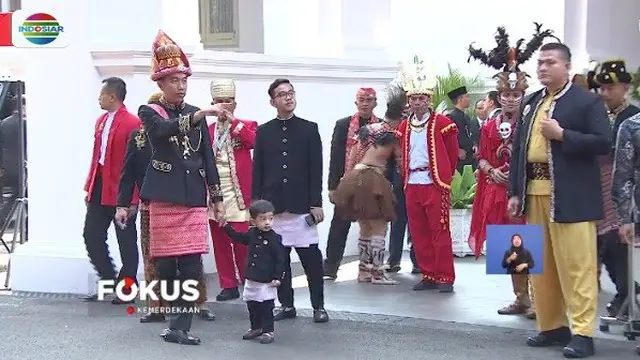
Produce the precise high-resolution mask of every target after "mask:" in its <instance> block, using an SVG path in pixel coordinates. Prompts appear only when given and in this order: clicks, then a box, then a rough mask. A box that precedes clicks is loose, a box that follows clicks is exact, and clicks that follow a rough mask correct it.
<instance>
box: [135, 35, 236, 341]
mask: <svg viewBox="0 0 640 360" xmlns="http://www.w3.org/2000/svg"><path fill="white" fill-rule="evenodd" d="M152 55H153V63H152V74H151V80H153V81H155V82H157V84H158V87H159V88H160V90H161V91H162V97H161V98H160V99H159V100H158V101H155V102H151V103H149V104H147V105H142V106H140V109H139V110H138V116H139V117H140V119H141V120H142V123H143V126H144V129H145V131H146V134H147V139H148V141H149V146H150V147H151V149H152V154H151V162H150V164H149V167H148V168H147V173H146V176H145V179H144V183H143V185H142V189H141V191H140V198H142V199H145V200H146V201H148V208H149V254H150V257H151V258H152V259H153V261H154V262H155V268H156V270H155V271H156V278H157V279H159V280H161V281H166V282H167V284H168V285H172V284H173V283H174V281H176V280H179V281H180V282H184V281H186V280H196V281H202V277H203V267H202V259H201V255H202V254H205V253H207V252H208V244H207V242H208V235H207V234H208V232H207V226H208V224H209V222H208V218H207V204H208V203H211V204H213V207H214V209H215V215H216V220H217V221H221V222H224V215H225V212H224V207H223V203H222V200H223V197H222V193H221V191H220V180H219V177H218V171H217V169H216V164H215V158H214V155H213V148H212V147H211V140H210V138H209V131H208V128H207V123H206V120H205V117H206V116H208V115H215V116H221V115H223V114H227V113H228V112H227V111H226V110H224V109H223V108H222V107H221V106H219V105H214V106H213V107H210V108H208V109H205V110H201V109H199V108H197V107H195V106H192V105H189V104H187V103H185V102H184V97H185V95H186V92H187V78H188V77H189V76H190V75H191V69H190V67H189V60H188V59H187V57H186V55H185V54H184V53H183V52H182V50H181V49H180V47H179V46H178V45H177V44H176V43H175V42H174V41H173V40H172V39H171V38H169V37H168V36H167V35H166V34H165V33H164V32H163V31H159V32H158V35H157V36H156V38H155V40H154V42H153V46H152ZM229 116H230V115H229ZM178 274H179V276H178ZM170 287H171V286H170ZM172 292H173V289H168V293H172ZM184 295H185V293H184V292H183V291H182V286H181V288H180V296H179V297H178V299H177V300H175V301H172V302H170V306H171V307H172V308H176V309H180V311H179V312H178V314H177V315H173V316H172V319H171V323H170V325H169V329H168V330H167V331H166V332H165V333H164V339H165V341H167V342H173V343H178V344H187V345H197V344H199V343H200V339H199V338H197V337H195V336H192V335H191V334H190V333H189V331H190V330H191V321H192V319H193V313H192V312H191V311H190V310H191V309H192V308H193V306H194V302H193V301H186V300H185V299H184V298H183V296H184Z"/></svg>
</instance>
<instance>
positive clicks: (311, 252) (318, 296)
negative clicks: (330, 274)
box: [278, 244, 324, 309]
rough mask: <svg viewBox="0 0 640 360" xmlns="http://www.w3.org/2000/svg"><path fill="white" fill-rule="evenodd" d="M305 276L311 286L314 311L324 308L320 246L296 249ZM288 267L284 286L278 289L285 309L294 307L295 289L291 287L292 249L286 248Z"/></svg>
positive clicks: (279, 297) (314, 245)
mask: <svg viewBox="0 0 640 360" xmlns="http://www.w3.org/2000/svg"><path fill="white" fill-rule="evenodd" d="M295 249H296V253H297V254H298V257H299V258H300V262H301V263H302V267H303V268H304V274H305V275H306V276H307V282H308V284H309V294H310V295H311V306H312V307H313V308H314V309H322V308H324V278H323V269H322V253H321V252H320V249H319V248H318V244H313V245H309V247H308V248H295ZM285 253H286V259H285V261H286V264H287V265H286V267H285V275H284V280H283V281H282V284H280V286H279V287H278V300H279V301H280V304H282V306H284V307H294V306H293V288H292V287H291V248H290V247H285Z"/></svg>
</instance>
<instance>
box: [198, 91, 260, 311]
mask: <svg viewBox="0 0 640 360" xmlns="http://www.w3.org/2000/svg"><path fill="white" fill-rule="evenodd" d="M210 90H211V98H212V100H213V102H212V104H214V105H215V104H220V105H221V106H222V107H223V108H224V109H225V110H227V111H228V113H226V114H225V115H224V116H220V117H218V119H217V121H216V122H214V123H212V124H211V125H209V135H210V136H211V142H212V144H213V154H214V155H215V158H216V166H217V169H218V176H219V177H220V188H221V191H222V196H223V197H224V209H225V214H226V221H227V223H228V224H229V225H230V226H231V227H232V228H233V229H234V230H235V231H237V232H241V233H245V232H247V231H248V230H249V204H250V203H251V169H252V161H251V150H252V149H253V140H254V138H255V137H256V128H257V127H258V123H257V122H255V121H249V120H240V119H237V118H234V117H233V113H234V111H235V109H236V100H235V99H236V85H235V83H234V82H233V80H230V79H219V80H213V81H212V82H211V85H210ZM228 115H230V116H228ZM210 218H211V219H212V220H210V221H209V225H210V227H211V238H212V240H213V255H214V257H215V260H216V269H217V270H218V280H219V282H220V287H221V288H222V291H221V292H220V294H218V296H216V300H218V301H227V300H233V299H237V298H239V297H240V292H239V291H238V280H237V279H236V270H237V271H238V275H240V282H244V262H245V260H246V258H247V247H246V245H243V244H240V243H237V242H232V241H231V239H230V238H229V236H228V235H227V233H226V232H225V231H224V230H223V228H222V227H220V225H221V224H219V223H218V222H216V221H215V220H213V219H215V214H210ZM222 225H224V224H222Z"/></svg>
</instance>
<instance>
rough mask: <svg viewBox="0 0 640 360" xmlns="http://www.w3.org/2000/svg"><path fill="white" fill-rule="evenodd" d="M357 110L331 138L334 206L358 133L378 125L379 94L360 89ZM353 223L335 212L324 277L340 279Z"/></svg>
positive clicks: (331, 180)
mask: <svg viewBox="0 0 640 360" xmlns="http://www.w3.org/2000/svg"><path fill="white" fill-rule="evenodd" d="M355 104H356V108H357V109H358V112H356V113H355V114H354V115H350V116H347V117H345V118H342V119H340V120H338V121H336V125H335V127H334V128H333V136H332V138H331V154H330V158H329V181H328V188H329V201H331V203H332V204H333V203H334V200H333V191H334V190H335V189H336V187H338V183H339V182H340V179H342V176H343V175H344V170H345V164H346V161H345V159H346V157H347V156H348V155H349V152H350V151H351V148H352V146H353V144H355V136H356V132H357V131H358V130H359V129H360V128H361V127H363V126H364V125H367V124H372V123H374V122H378V121H379V119H378V118H377V117H376V116H375V115H373V109H375V108H376V106H377V105H378V103H377V99H376V91H375V90H374V89H371V88H361V89H360V90H358V93H357V94H356V101H355ZM350 228H351V222H350V221H348V220H344V219H342V218H341V217H340V216H339V214H338V213H336V212H335V211H334V213H333V219H331V226H330V227H329V239H328V240H327V250H326V253H327V258H326V260H325V263H324V276H325V277H326V278H328V279H331V280H335V278H336V277H337V276H338V268H339V267H340V263H341V262H342V257H343V256H344V248H345V246H346V243H347V236H348V235H349V229H350Z"/></svg>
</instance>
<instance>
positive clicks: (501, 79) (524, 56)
mask: <svg viewBox="0 0 640 360" xmlns="http://www.w3.org/2000/svg"><path fill="white" fill-rule="evenodd" d="M534 24H535V26H536V31H535V33H534V34H533V38H532V39H531V40H530V41H529V42H528V43H527V44H526V45H524V41H525V40H524V39H520V40H518V41H517V42H516V46H515V47H511V46H510V45H509V34H507V30H506V29H505V28H504V27H502V26H501V27H499V28H498V32H497V34H496V35H495V40H496V44H497V45H496V47H495V48H494V49H493V50H491V51H490V52H489V53H488V54H487V53H486V52H485V51H484V50H482V49H476V48H474V47H473V44H471V45H469V59H468V60H467V62H470V61H471V59H472V58H473V59H475V60H478V61H480V62H481V63H483V64H484V65H486V66H488V67H491V68H494V69H496V70H502V71H501V72H499V73H497V74H496V75H494V78H495V79H497V81H498V83H497V85H496V89H497V90H498V91H509V90H519V91H525V90H526V89H527V88H528V87H529V85H528V84H527V77H528V76H529V75H527V74H526V73H525V72H524V71H520V65H522V64H524V63H525V62H527V61H528V60H529V59H530V58H531V56H533V53H535V52H536V51H537V50H538V49H539V48H540V47H541V46H542V44H543V41H544V39H545V38H548V37H551V38H555V39H556V40H558V41H560V40H559V39H558V38H557V37H556V36H554V35H553V31H552V30H544V31H541V29H542V24H538V23H534ZM523 45H524V47H523Z"/></svg>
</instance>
